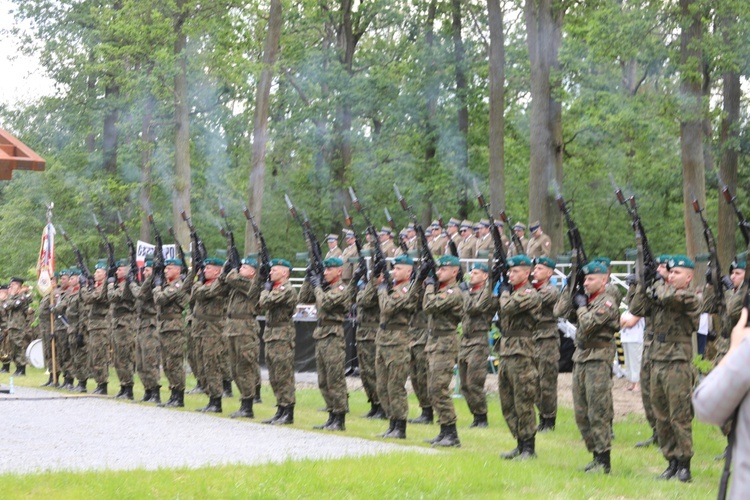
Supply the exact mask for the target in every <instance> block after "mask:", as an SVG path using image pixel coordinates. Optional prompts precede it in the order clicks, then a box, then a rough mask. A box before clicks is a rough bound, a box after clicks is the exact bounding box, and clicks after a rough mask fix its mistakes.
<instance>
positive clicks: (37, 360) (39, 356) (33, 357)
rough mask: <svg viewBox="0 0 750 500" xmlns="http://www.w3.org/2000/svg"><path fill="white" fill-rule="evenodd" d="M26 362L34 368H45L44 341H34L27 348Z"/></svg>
mask: <svg viewBox="0 0 750 500" xmlns="http://www.w3.org/2000/svg"><path fill="white" fill-rule="evenodd" d="M26 361H28V362H29V364H30V365H31V366H33V367H34V368H44V346H43V345H42V339H36V340H33V341H32V342H31V343H30V344H29V347H27V348H26Z"/></svg>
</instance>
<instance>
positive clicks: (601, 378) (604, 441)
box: [573, 361, 690, 453]
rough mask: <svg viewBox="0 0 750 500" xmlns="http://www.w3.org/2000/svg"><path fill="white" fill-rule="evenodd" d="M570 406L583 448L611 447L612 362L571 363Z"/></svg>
mask: <svg viewBox="0 0 750 500" xmlns="http://www.w3.org/2000/svg"><path fill="white" fill-rule="evenodd" d="M688 404H690V402H689V401H688ZM573 410H574V412H575V418H576V424H577V425H578V430H579V431H580V433H581V436H582V437H583V441H584V442H585V443H586V449H587V450H588V451H589V452H591V453H604V452H605V451H608V450H610V449H611V448H612V418H613V417H614V407H613V403H612V363H611V362H608V361H587V362H585V363H575V364H574V365H573Z"/></svg>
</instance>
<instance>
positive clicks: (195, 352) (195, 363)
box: [187, 328, 206, 389]
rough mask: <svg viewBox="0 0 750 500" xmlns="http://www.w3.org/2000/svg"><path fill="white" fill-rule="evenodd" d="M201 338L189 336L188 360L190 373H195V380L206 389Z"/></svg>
mask: <svg viewBox="0 0 750 500" xmlns="http://www.w3.org/2000/svg"><path fill="white" fill-rule="evenodd" d="M188 331H190V328H188ZM199 338H200V337H196V336H194V335H188V337H187V360H188V365H190V371H192V372H193V376H194V377H195V380H196V381H197V382H198V385H200V386H201V387H203V388H204V389H205V387H206V377H205V376H204V375H203V361H202V359H203V356H202V354H201V352H200V345H201V344H200V340H199Z"/></svg>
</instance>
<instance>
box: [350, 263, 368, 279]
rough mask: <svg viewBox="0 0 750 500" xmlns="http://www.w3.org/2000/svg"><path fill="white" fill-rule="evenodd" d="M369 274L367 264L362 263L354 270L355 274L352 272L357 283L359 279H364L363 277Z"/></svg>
mask: <svg viewBox="0 0 750 500" xmlns="http://www.w3.org/2000/svg"><path fill="white" fill-rule="evenodd" d="M365 274H367V266H364V265H362V264H360V265H359V266H358V267H357V269H355V270H354V274H352V279H353V280H354V282H355V283H357V282H359V280H361V279H362V277H363V276H364V275H365Z"/></svg>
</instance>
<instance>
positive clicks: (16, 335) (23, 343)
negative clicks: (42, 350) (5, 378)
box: [8, 330, 29, 368]
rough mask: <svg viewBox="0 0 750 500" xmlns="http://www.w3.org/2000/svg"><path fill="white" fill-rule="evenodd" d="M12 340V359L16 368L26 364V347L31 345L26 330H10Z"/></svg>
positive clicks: (9, 337) (10, 339)
mask: <svg viewBox="0 0 750 500" xmlns="http://www.w3.org/2000/svg"><path fill="white" fill-rule="evenodd" d="M8 340H9V341H10V344H9V345H10V359H12V360H13V363H15V365H16V368H20V367H23V366H26V348H27V347H28V346H29V338H28V336H27V335H26V332H25V331H24V330H8Z"/></svg>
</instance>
